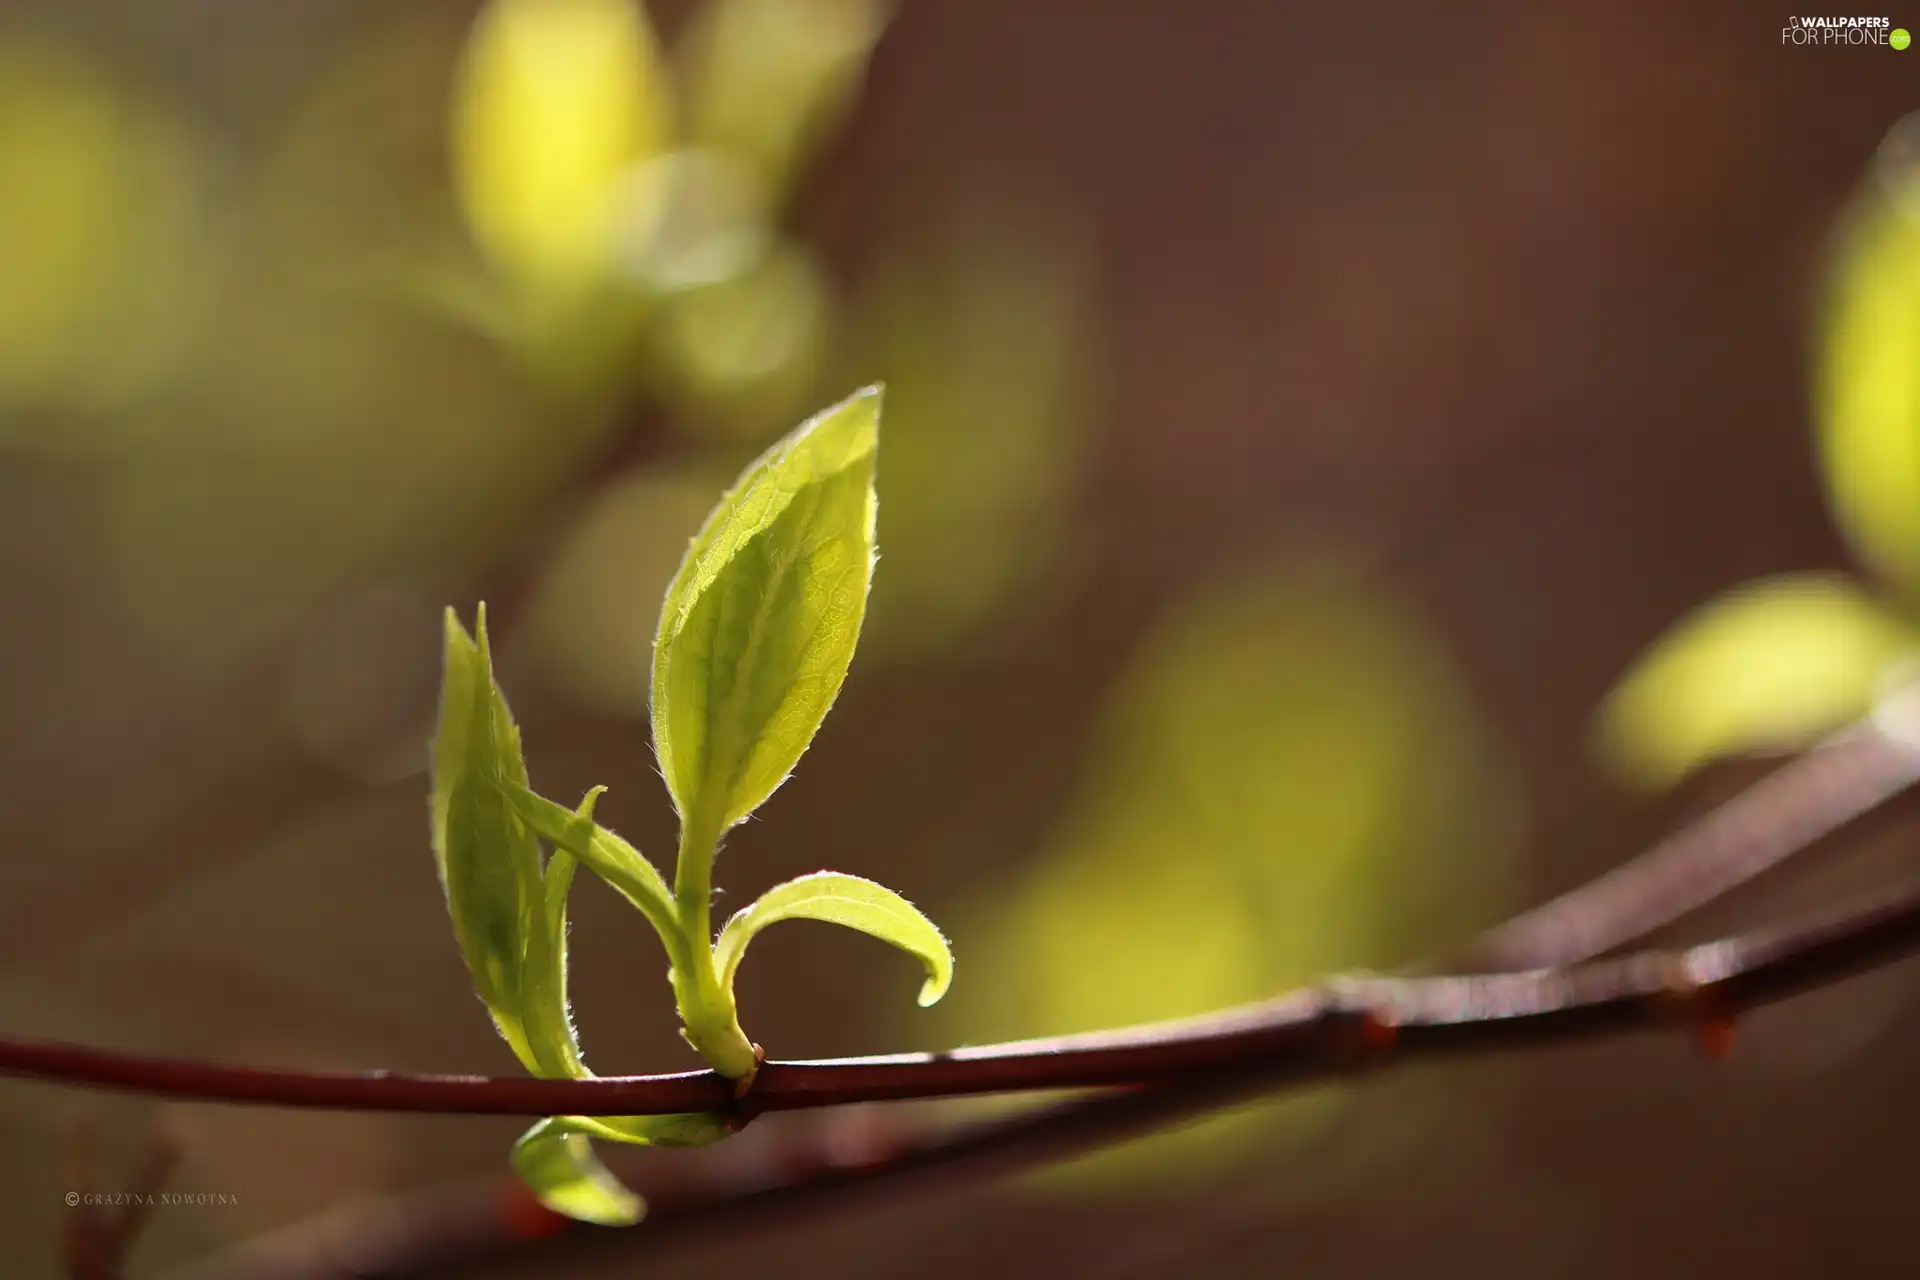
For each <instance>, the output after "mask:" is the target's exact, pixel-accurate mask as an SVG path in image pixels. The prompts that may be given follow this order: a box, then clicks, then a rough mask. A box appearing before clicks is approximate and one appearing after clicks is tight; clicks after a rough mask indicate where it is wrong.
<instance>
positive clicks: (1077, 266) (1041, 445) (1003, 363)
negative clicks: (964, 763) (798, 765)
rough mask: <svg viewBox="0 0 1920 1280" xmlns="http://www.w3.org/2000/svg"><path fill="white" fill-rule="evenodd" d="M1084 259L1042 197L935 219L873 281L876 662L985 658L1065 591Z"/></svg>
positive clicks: (869, 350)
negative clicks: (877, 444)
mask: <svg viewBox="0 0 1920 1280" xmlns="http://www.w3.org/2000/svg"><path fill="white" fill-rule="evenodd" d="M1089 258H1090V254H1089V251H1088V245H1087V242H1086V239H1085V237H1084V236H1083V235H1080V234H1078V233H1077V231H1076V230H1075V229H1074V228H1072V227H1071V226H1069V225H1067V220H1065V219H1063V218H1061V217H1059V216H1058V215H1052V214H1049V213H1048V212H1047V211H1046V210H1045V208H1044V206H1042V205H1041V204H1040V203H1039V202H1037V201H1034V202H1029V203H1028V204H1027V205H1025V206H1017V207H1015V206H1009V207H1001V208H997V209H994V210H992V211H988V210H986V209H983V208H979V207H975V208H974V209H973V210H972V211H971V212H964V213H949V214H946V215H943V216H941V217H938V218H935V219H931V220H929V223H928V225H927V227H926V228H925V229H921V230H917V231H915V232H913V233H910V234H907V235H903V236H902V237H901V238H900V239H898V240H897V241H896V242H895V243H894V245H893V246H892V247H891V249H890V250H889V252H888V253H887V255H886V256H885V257H884V259H883V261H882V262H881V264H880V266H879V267H878V268H877V269H876V272H875V276H874V279H873V282H872V283H871V284H870V285H869V286H868V289H867V292H866V293H865V294H864V296H863V297H862V298H861V299H860V302H859V305H858V312H857V318H856V320H855V322H854V327H855V333H854V336H853V338H852V340H851V344H850V345H851V347H852V349H853V350H854V351H855V352H857V353H859V357H860V358H859V362H858V363H859V367H860V368H861V369H863V370H871V371H873V373H874V374H875V375H877V376H879V377H881V378H884V379H885V381H886V384H887V442H886V447H885V448H883V449H882V450H881V451H880V486H881V493H882V494H883V495H884V497H885V502H886V507H885V512H884V514H883V515H882V517H881V546H882V548H883V550H884V554H885V556H886V566H885V568H884V569H883V570H882V574H883V576H882V579H881V581H882V583H883V584H884V585H883V587H882V589H881V590H879V591H877V592H876V593H875V595H874V602H873V608H874V618H873V622H872V628H873V631H872V637H871V640H870V643H871V644H872V645H873V646H874V647H875V648H876V649H877V650H878V651H880V652H883V653H893V654H895V655H896V656H900V657H907V658H912V657H916V656H924V655H926V654H928V653H937V652H943V651H952V650H954V649H955V648H957V647H959V646H960V645H963V644H965V645H967V646H969V651H970V652H982V651H984V648H985V647H988V646H990V645H991V643H992V642H993V640H994V639H995V638H996V637H999V638H1000V639H1003V640H1004V639H1005V637H1006V635H1007V633H1008V629H1009V625H1010V624H1011V623H1012V622H1014V621H1016V620H1018V619H1019V618H1020V616H1021V615H1022V613H1023V612H1025V613H1030V612H1031V611H1032V609H1033V607H1034V606H1036V605H1037V604H1039V603H1041V602H1043V601H1044V600H1045V599H1046V598H1048V597H1057V596H1058V594H1059V593H1060V582H1059V580H1058V579H1059V575H1060V572H1061V570H1062V569H1063V568H1065V567H1067V565H1068V564H1069V563H1070V562H1071V559H1072V556H1073V552H1074V550H1075V548H1074V547H1073V545H1072V544H1071V542H1070V540H1069V539H1070V531H1071V530H1072V529H1074V528H1075V527H1076V525H1077V521H1076V519H1075V512H1076V504H1077V501H1078V498H1079V490H1080V483H1081V477H1082V473H1083V470H1084V466H1085V462H1086V456H1087V453H1088V439H1087V437H1088V427H1089V422H1090V419H1091V417H1092V409H1093V406H1092V405H1091V403H1090V395H1089V391H1088V389H1089V387H1090V386H1091V385H1093V384H1094V382H1095V380H1096V378H1097V367H1096V363H1095V361H1096V354H1095V352H1096V342H1097V335H1096V334H1095V332H1094V327H1093V321H1094V316H1093V287H1094V276H1093V270H1092V267H1091V263H1090V261H1089Z"/></svg>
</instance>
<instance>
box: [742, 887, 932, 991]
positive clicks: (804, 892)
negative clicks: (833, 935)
mask: <svg viewBox="0 0 1920 1280" xmlns="http://www.w3.org/2000/svg"><path fill="white" fill-rule="evenodd" d="M781 920H824V921H826V922H827V923H828V924H840V925H845V926H846V927H847V928H849V929H858V930H859V931H860V932H862V933H867V934H872V935H873V936H874V937H876V938H878V939H880V940H881V941H882V942H891V943H892V944H893V945H894V946H896V947H899V948H900V949H901V950H902V951H907V952H911V953H912V954H913V955H916V956H918V957H919V958H920V962H921V963H922V964H924V965H926V967H927V980H926V983H925V984H924V985H923V986H922V987H921V988H920V1003H921V1005H922V1006H925V1005H930V1004H932V1003H934V1002H935V1001H937V1000H938V999H939V998H940V997H941V996H943V995H945V994H946V993H947V986H948V984H950V983H951V982H952V981H953V951H952V950H951V949H950V948H949V947H948V946H947V940H946V939H945V938H944V937H942V936H941V934H940V930H938V929H936V928H935V927H934V924H933V921H931V920H929V919H927V918H926V917H925V916H924V915H922V914H920V910H919V908H917V907H915V906H914V905H913V904H912V903H911V902H908V901H907V900H906V899H905V898H903V897H901V896H900V895H899V894H897V893H895V892H894V891H893V890H891V889H889V888H887V887H885V886H884V885H878V884H875V883H874V882H873V881H871V880H862V879H861V878H860V877H859V876H849V875H842V874H840V873H839V872H837V871H817V872H815V873H814V874H813V875H810V876H801V877H800V878H799V879H797V880H789V881H787V882H786V883H785V884H780V885H775V886H774V887H773V888H771V889H769V890H767V891H766V892H765V893H764V894H762V895H760V898H759V900H758V901H756V902H755V903H754V904H753V905H752V906H750V907H747V908H745V909H744V910H742V911H740V912H738V913H737V914H735V915H734V917H733V919H731V920H729V921H727V927H726V928H725V929H723V930H721V932H720V941H719V942H718V943H716V944H715V945H714V958H715V959H716V960H717V961H718V962H719V965H720V984H721V986H722V987H724V988H725V989H726V990H728V991H731V990H732V989H733V974H734V970H735V969H737V968H739V966H740V957H741V956H743V955H745V954H746V950H747V944H748V943H749V942H751V941H753V936H754V935H755V934H757V933H759V932H760V931H761V930H762V929H764V928H766V927H767V926H768V925H770V924H774V923H776V922H777V921H781Z"/></svg>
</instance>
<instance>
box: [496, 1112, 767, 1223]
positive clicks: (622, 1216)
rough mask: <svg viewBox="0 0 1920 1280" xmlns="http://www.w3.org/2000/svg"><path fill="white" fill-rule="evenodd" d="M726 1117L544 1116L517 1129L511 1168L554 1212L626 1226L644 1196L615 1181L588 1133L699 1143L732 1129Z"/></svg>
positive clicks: (647, 1142)
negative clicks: (519, 1129)
mask: <svg viewBox="0 0 1920 1280" xmlns="http://www.w3.org/2000/svg"><path fill="white" fill-rule="evenodd" d="M732 1132H733V1131H732V1129H731V1128H730V1127H729V1126H728V1124H727V1120H726V1117H724V1116H720V1115H708V1114H705V1113H701V1112H694V1113H690V1114H685V1115H666V1116H550V1117H548V1118H547V1119H545V1120H542V1121H541V1122H540V1123H538V1124H536V1125H534V1126H533V1127H532V1128H531V1129H528V1130H527V1131H526V1132H525V1133H523V1134H521V1135H520V1140H519V1141H518V1142H516V1143H514V1146H513V1170H514V1172H515V1173H517V1174H519V1175H520V1178H521V1180H522V1181H524V1182H525V1183H526V1184H527V1186H528V1187H529V1188H530V1189H532V1191H533V1193H534V1195H535V1196H537V1197H538V1198H539V1200H540V1203H541V1204H543V1205H545V1206H546V1207H547V1208H549V1209H551V1210H553V1211H554V1212H555V1213H563V1214H565V1215H566V1216H567V1217H569V1218H577V1219H579V1220H580V1221H582V1222H592V1223H597V1224H598V1225H600V1226H603V1227H625V1226H631V1225H633V1224H634V1223H636V1222H638V1221H640V1219H641V1218H642V1217H644V1216H646V1209H647V1206H646V1202H645V1201H643V1200H642V1199H641V1198H640V1197H639V1196H637V1195H635V1194H633V1192H631V1191H629V1190H627V1188H626V1187H624V1186H623V1185H621V1183H620V1180H619V1179H618V1178H616V1177H614V1176H613V1174H612V1173H610V1172H608V1170H607V1167H606V1166H605V1165H603V1164H601V1163H600V1159H599V1157H597V1156H595V1155H594V1154H593V1144H592V1142H591V1141H590V1139H593V1138H600V1139H603V1140H605V1141H608V1142H624V1143H630V1144H634V1145H639V1146H655V1147H703V1146H706V1145H708V1144H709V1143H713V1142H718V1141H720V1140H721V1139H722V1138H725V1137H727V1136H728V1135H729V1134H730V1133H732Z"/></svg>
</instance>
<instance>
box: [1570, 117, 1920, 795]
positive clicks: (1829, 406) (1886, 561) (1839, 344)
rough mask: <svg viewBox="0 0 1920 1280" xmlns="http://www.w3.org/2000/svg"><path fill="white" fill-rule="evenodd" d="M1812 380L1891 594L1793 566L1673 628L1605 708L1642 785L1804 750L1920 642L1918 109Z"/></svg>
mask: <svg viewBox="0 0 1920 1280" xmlns="http://www.w3.org/2000/svg"><path fill="white" fill-rule="evenodd" d="M1814 389H1815V399H1814V406H1813V408H1814V415H1815V421H1816V424H1817V426H1818V443H1819V452H1820V461H1821V464H1822V469H1823V474H1824V477H1825V480H1826V484H1827V490H1828V495H1829V498H1830V501H1831V504H1832V507H1833V513H1834V519H1835V520H1836V521H1837V522H1838V524H1839V525H1840V528H1841V530H1842V532H1844V533H1845V534H1846V536H1847V539H1848V541H1849V542H1851V543H1852V545H1853V548H1854V551H1855V553H1856V554H1857V555H1858V556H1859V557H1860V560H1861V562H1862V563H1863V565H1864V566H1865V567H1866V568H1868V569H1869V570H1871V571H1873V572H1874V573H1875V574H1877V575H1878V576H1879V577H1880V578H1881V579H1882V580H1883V581H1884V582H1885V583H1886V584H1887V585H1888V586H1889V587H1891V588H1893V589H1894V591H1893V594H1892V595H1891V596H1890V597H1888V598H1885V599H1882V598H1879V597H1878V596H1877V595H1876V594H1875V593H1874V592H1872V591H1871V589H1870V588H1868V587H1867V586H1865V585H1854V584H1850V583H1848V582H1846V581H1844V580H1842V579H1839V578H1836V577H1834V576H1831V575H1815V574H1799V575H1787V576H1782V577H1778V578H1771V579H1767V580H1764V581H1761V582H1756V583H1749V584H1747V585H1745V586H1742V587H1737V588H1735V589H1734V590H1733V591H1731V592H1729V593H1727V594H1726V595H1723V596H1722V597H1720V598H1719V599H1718V600H1716V601H1713V602H1712V603H1710V604H1707V605H1705V606H1703V607H1702V608H1700V609H1697V610H1695V611H1694V612H1693V613H1691V614H1689V615H1688V616H1687V617H1686V618H1683V619H1682V620H1681V621H1680V622H1678V623H1676V624H1675V625H1674V626H1673V627H1672V628H1671V629H1669V630H1668V631H1667V632H1666V634H1664V635H1663V636H1661V637H1660V638H1659V639H1658V640H1656V641H1655V642H1654V643H1653V644H1652V645H1650V646H1649V647H1648V648H1647V650H1646V652H1644V653H1643V654H1642V655H1641V656H1640V658H1639V659H1638V660H1637V661H1636V662H1635V663H1634V665H1633V667H1632V668H1631V669H1630V670H1629V671H1628V672H1627V674H1626V676H1625V677H1623V679H1622V680H1621V682H1620V684H1619V685H1617V686H1616V687H1615V689H1614V690H1613V692H1612V693H1611V694H1609V695H1608V698H1607V700H1606V702H1605V704H1604V705H1603V707H1602V709H1601V712H1600V716H1599V721H1598V726H1597V728H1598V732H1597V740H1598V743H1599V748H1600V751H1601V754H1602V756H1603V758H1604V759H1605V761H1606V763H1607V765H1608V766H1609V767H1610V768H1611V769H1612V771H1613V772H1614V773H1615V774H1616V775H1618V776H1620V777H1622V778H1624V779H1626V780H1628V781H1630V782H1633V783H1635V784H1638V785H1641V786H1650V787H1661V786H1668V785H1671V784H1672V783H1674V782H1677V781H1679V780H1680V778H1682V777H1684V776H1685V775H1686V774H1687V773H1689V772H1691V771H1692V770H1693V769H1695V768H1697V767H1699V766H1700V765H1703V764H1706V763H1708V762H1709V761H1712V760H1715V759H1720V758H1723V757H1727V756H1734V755H1742V754H1746V753H1750V752H1767V751H1789V750H1794V749H1797V748H1799V747H1803V746H1805V745H1807V744H1809V743H1811V742H1813V741H1814V740H1815V739H1817V738H1819V737H1820V736H1822V735H1824V734H1826V733H1828V732H1830V731H1832V730H1834V729H1837V728H1839V727H1840V726H1842V725H1844V724H1846V723H1848V722H1850V721H1852V720H1855V719H1857V718H1859V717H1860V716H1861V715H1863V714H1865V713H1866V712H1867V711H1868V710H1869V709H1870V708H1871V707H1872V706H1873V703H1874V701H1875V699H1876V698H1877V697H1878V696H1879V695H1881V694H1883V693H1885V692H1886V686H1887V685H1888V684H1889V683H1890V673H1892V672H1894V670H1895V668H1896V667H1897V666H1898V665H1900V664H1901V663H1902V662H1903V660H1904V659H1906V658H1907V657H1908V656H1909V655H1911V654H1912V652H1913V651H1914V649H1915V647H1916V644H1917V643H1920V626H1917V625H1916V619H1917V618H1920V116H1911V117H1908V118H1907V119H1906V120H1904V121H1902V122H1901V123H1900V124H1899V125H1898V126H1896V127H1895V128H1894V129H1893V130H1892V132H1891V133H1889V134H1888V136H1887V138H1886V141H1885V142H1884V143H1883V144H1882V146H1881V148H1880V151H1879V154H1878V157H1877V160H1876V164H1875V167H1874V169H1873V170H1872V172H1871V173H1870V175H1869V178H1868V180H1867V181H1866V182H1865V183H1864V184H1863V187H1862V190H1861V191H1860V193H1859V195H1858V196H1857V197H1856V198H1855V200H1854V204H1853V207H1852V208H1851V209H1850V210H1849V211H1848V214H1847V216H1846V217H1845V218H1844V219H1843V221H1842V224H1841V228H1840V233H1839V235H1838V238H1837V241H1836V248H1835V252H1834V257H1833V264H1832V268H1831V274H1830V277H1829V279H1828V297H1827V305H1826V309H1825V312H1824V314H1823V317H1822V321H1821V328H1820V332H1819V335H1818V339H1817V343H1816V348H1815V361H1814Z"/></svg>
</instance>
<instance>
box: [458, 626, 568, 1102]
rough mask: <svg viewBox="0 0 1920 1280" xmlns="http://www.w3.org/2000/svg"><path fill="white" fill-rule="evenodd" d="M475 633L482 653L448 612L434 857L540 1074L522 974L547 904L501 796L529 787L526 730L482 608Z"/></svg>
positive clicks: (510, 1035)
mask: <svg viewBox="0 0 1920 1280" xmlns="http://www.w3.org/2000/svg"><path fill="white" fill-rule="evenodd" d="M476 630H477V632H478V635H479V640H478V643H477V644H476V643H475V641H474V640H473V639H472V638H470V637H469V636H468V635H467V633H466V631H465V629H464V628H462V627H461V625H460V621H459V619H458V618H457V617H455V616H454V613H453V611H452V610H451V609H449V610H448V611H447V615H446V651H445V669H444V672H443V674H442V682H441V691H440V722H439V728H438V731H437V732H436V734H435V737H434V746H433V793H432V802H431V823H432V831H433V853H434V858H435V861H436V863H437V864H438V866H439V870H440V884H441V887H442V888H443V889H444V890H445V892H446V896H447V911H448V914H449V915H450V916H452V918H453V932H454V936H455V938H456V939H457V940H458V941H459V944H460V953H461V955H462V956H463V957H464V958H465V960H466V962H467V971H468V972H469V973H470V974H472V975H473V985H474V989H475V990H476V991H477V992H478V993H479V995H480V999H481V1000H482V1002H484V1003H485V1004H486V1006H487V1010H488V1012H489V1013H491V1014H492V1015H493V1020H494V1025H495V1026H496V1027H498V1028H499V1030H500V1035H501V1037H502V1038H503V1039H505V1040H506V1042H507V1044H508V1045H509V1046H510V1047H511V1048H512V1049H513V1052H514V1055H515V1056H516V1057H518V1058H519V1059H520V1061H521V1062H522V1063H523V1064H524V1065H525V1066H526V1068H527V1070H529V1071H532V1072H534V1073H535V1074H538V1073H539V1071H540V1065H539V1061H538V1059H537V1058H536V1057H535V1055H534V1054H533V1052H532V1050H531V1049H530V1047H529V1046H528V1043H527V1038H526V1031H525V1028H524V1026H523V1025H522V1020H521V1017H522V1015H521V1010H520V974H521V965H522V962H523V958H524V956H525V953H526V942H527V938H528V936H529V934H530V933H531V931H532V929H533V926H534V917H535V913H536V909H537V906H538V904H539V903H540V902H541V900H542V896H543V890H542V885H541V876H540V848H539V844H538V842H537V841H536V840H535V839H534V835H533V832H532V831H530V830H528V828H527V826H526V824H525V823H524V822H522V821H521V820H520V819H519V818H518V817H517V816H516V815H515V814H514V812H513V810H512V809H511V808H510V807H509V806H508V804H507V802H506V798H505V796H504V795H503V794H502V790H503V788H505V787H507V786H509V785H519V786H524V785H525V784H526V781H527V769H526V763H525V761H524V760H522V758H521V754H520V731H519V730H518V729H517V728H516V727H515V726H514V723H513V717H512V715H511V714H510V713H509V712H508V710H507V704H506V700H505V699H504V698H502V697H501V695H500V690H499V688H498V686H497V685H496V684H495V683H494V679H493V659H492V655H491V653H490V651H489V649H488V646H487V620H486V607H485V606H484V605H483V606H481V609H480V615H479V619H478V623H477V627H476Z"/></svg>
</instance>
